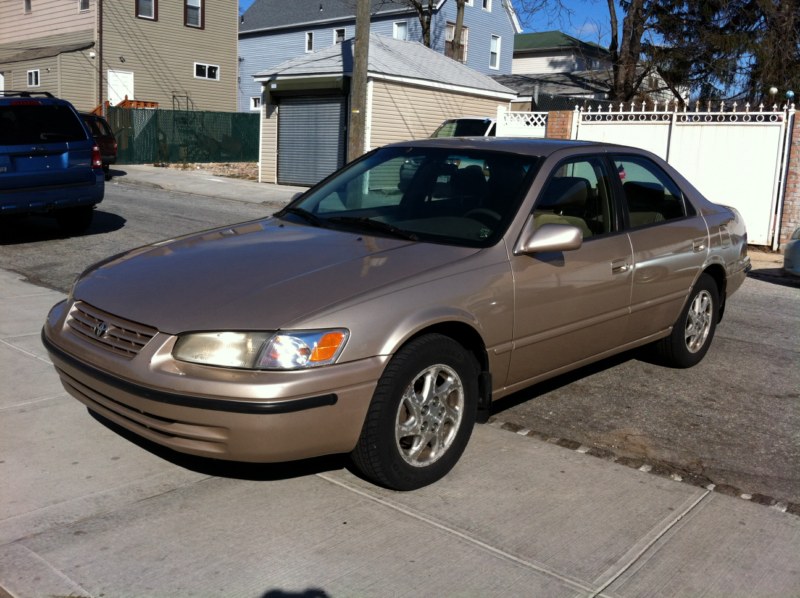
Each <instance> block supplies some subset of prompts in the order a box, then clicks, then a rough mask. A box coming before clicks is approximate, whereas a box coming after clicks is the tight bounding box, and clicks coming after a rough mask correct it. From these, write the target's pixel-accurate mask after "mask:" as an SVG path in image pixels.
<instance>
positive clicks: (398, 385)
mask: <svg viewBox="0 0 800 598" xmlns="http://www.w3.org/2000/svg"><path fill="white" fill-rule="evenodd" d="M477 405H478V365H477V362H476V360H475V357H474V356H473V355H472V354H471V353H469V352H468V351H466V350H465V349H464V348H463V347H462V346H461V345H460V344H458V343H457V342H456V341H454V340H453V339H451V338H449V337H446V336H443V335H440V334H429V335H426V336H423V337H420V338H418V339H415V340H413V341H411V342H410V343H409V344H407V345H406V346H404V347H403V348H401V349H400V350H399V351H398V352H397V353H396V354H395V356H394V357H393V358H392V360H391V361H390V362H389V364H388V365H387V366H386V370H385V371H384V373H383V376H381V379H380V380H379V381H378V386H377V388H376V389H375V394H374V395H373V398H372V403H371V404H370V408H369V411H368V412H367V417H366V419H365V421H364V427H363V429H362V431H361V437H360V438H359V440H358V444H357V445H356V448H355V449H354V450H353V452H352V454H351V458H352V460H353V463H354V464H355V466H356V467H357V468H358V469H359V471H361V473H362V474H363V475H364V476H365V477H367V478H369V479H370V480H372V481H374V482H376V483H378V484H380V485H382V486H385V487H387V488H391V489H393V490H415V489H417V488H421V487H422V486H427V485H428V484H432V483H433V482H435V481H437V480H439V479H441V478H442V477H444V476H445V475H446V474H447V473H448V472H449V471H450V470H451V469H452V468H453V466H454V465H455V464H456V462H457V461H458V459H459V458H460V457H461V454H462V453H463V452H464V449H465V448H466V446H467V442H468V441H469V437H470V435H471V434H472V428H473V427H474V424H475V415H476V411H477Z"/></svg>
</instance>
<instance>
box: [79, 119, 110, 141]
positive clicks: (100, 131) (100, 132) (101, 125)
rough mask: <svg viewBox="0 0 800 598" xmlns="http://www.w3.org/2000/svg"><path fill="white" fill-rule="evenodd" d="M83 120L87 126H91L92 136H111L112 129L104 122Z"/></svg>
mask: <svg viewBox="0 0 800 598" xmlns="http://www.w3.org/2000/svg"><path fill="white" fill-rule="evenodd" d="M83 120H84V122H85V123H86V124H87V125H89V130H91V132H92V135H94V136H95V137H103V136H109V135H111V129H110V128H109V126H108V125H107V124H106V122H105V121H104V120H100V119H99V118H92V117H87V118H84V119H83Z"/></svg>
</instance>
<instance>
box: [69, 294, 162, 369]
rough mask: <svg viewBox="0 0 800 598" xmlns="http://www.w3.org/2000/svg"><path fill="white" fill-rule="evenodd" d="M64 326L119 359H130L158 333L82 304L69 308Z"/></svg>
mask: <svg viewBox="0 0 800 598" xmlns="http://www.w3.org/2000/svg"><path fill="white" fill-rule="evenodd" d="M67 324H68V325H69V327H70V328H71V329H72V331H73V332H75V333H76V334H77V335H78V336H80V337H81V338H83V339H84V340H87V341H89V342H91V343H93V344H95V345H97V346H99V347H102V348H104V349H106V350H107V351H110V352H112V353H115V354H117V355H121V356H122V357H127V358H128V359H133V358H134V357H136V355H138V354H139V351H141V350H142V347H144V346H145V345H146V344H147V342H148V341H149V340H150V339H151V338H153V337H154V336H155V334H156V332H158V331H157V330H156V329H155V328H150V327H149V326H144V325H142V324H137V323H136V322H131V321H129V320H124V319H122V318H119V317H117V316H114V315H111V314H109V313H106V312H104V311H102V310H99V309H97V308H96V307H92V306H91V305H89V304H88V303H83V302H82V301H78V302H76V303H75V304H74V305H73V306H72V311H71V312H70V314H69V318H67Z"/></svg>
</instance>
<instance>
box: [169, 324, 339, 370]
mask: <svg viewBox="0 0 800 598" xmlns="http://www.w3.org/2000/svg"><path fill="white" fill-rule="evenodd" d="M348 336H349V332H348V331H347V330H344V329H336V330H299V331H281V332H198V333H195V334H185V335H183V336H181V337H180V338H179V339H178V341H177V342H176V343H175V348H174V349H173V350H172V356H173V357H174V358H175V359H178V360H180V361H189V362H192V363H202V364H204V365H215V366H221V367H230V368H244V369H253V370H297V369H304V368H312V367H317V366H321V365H329V364H331V363H333V362H335V361H336V359H337V358H338V357H339V355H340V354H341V352H342V349H344V345H345V343H346V342H347V337H348Z"/></svg>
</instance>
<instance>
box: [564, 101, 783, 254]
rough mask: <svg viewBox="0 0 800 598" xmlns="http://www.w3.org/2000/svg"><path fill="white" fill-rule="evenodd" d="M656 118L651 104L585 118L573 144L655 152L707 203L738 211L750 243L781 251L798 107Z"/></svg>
mask: <svg viewBox="0 0 800 598" xmlns="http://www.w3.org/2000/svg"><path fill="white" fill-rule="evenodd" d="M737 108H738V106H737V105H736V104H733V105H730V106H726V105H725V104H724V103H722V104H720V105H719V107H718V109H717V110H716V111H713V110H712V109H711V106H708V107H707V110H701V107H700V106H699V105H696V106H695V110H692V111H690V110H685V109H684V110H680V111H679V110H678V109H677V106H674V107H673V108H672V109H670V107H669V105H668V104H666V103H665V104H664V105H663V109H659V106H658V105H656V106H654V107H653V108H652V109H650V110H648V109H647V107H646V106H645V105H644V104H641V105H633V104H632V105H631V106H630V107H629V108H625V107H623V105H621V104H620V106H619V109H615V108H612V109H609V110H608V111H591V110H587V111H583V110H581V111H580V112H578V113H577V115H576V117H577V118H576V121H575V126H574V127H573V138H574V139H582V140H588V141H603V142H606V143H620V144H624V145H632V146H635V147H641V148H643V149H647V150H649V151H651V152H653V153H654V154H656V155H658V156H660V157H662V158H664V159H665V160H666V161H667V162H669V163H670V164H672V165H673V166H675V168H677V169H678V170H679V171H680V172H681V174H683V175H684V176H685V177H686V178H687V179H689V181H691V182H692V184H693V185H694V186H695V187H697V188H698V189H699V190H700V191H701V192H702V193H703V194H704V195H705V196H706V197H708V198H709V199H710V200H711V201H714V202H716V203H721V204H725V205H729V206H733V207H735V208H736V209H737V210H739V212H740V213H741V214H742V217H743V218H744V220H745V223H746V224H747V235H748V242H749V243H751V244H754V245H772V246H773V247H774V248H776V249H777V241H778V228H779V224H780V221H779V218H778V216H779V215H780V212H781V208H782V202H783V195H784V192H785V178H786V177H785V173H786V161H787V160H788V154H789V152H788V148H789V144H790V137H791V131H792V120H793V118H794V113H795V110H794V107H791V108H788V107H787V108H784V109H780V108H778V107H777V106H775V107H773V109H772V110H765V109H764V107H763V106H760V107H759V109H758V110H757V111H751V110H750V106H749V105H745V107H744V110H738V109H737Z"/></svg>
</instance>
